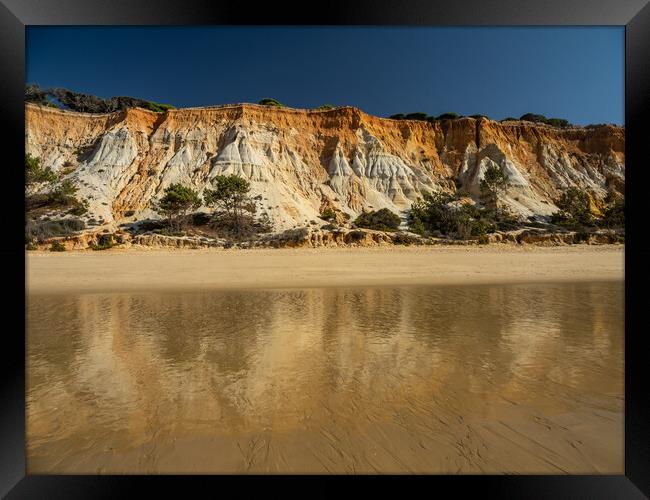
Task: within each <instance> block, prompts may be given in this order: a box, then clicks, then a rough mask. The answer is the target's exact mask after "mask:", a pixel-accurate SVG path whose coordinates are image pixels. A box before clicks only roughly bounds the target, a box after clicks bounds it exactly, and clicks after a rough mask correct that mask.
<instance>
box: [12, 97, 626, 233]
mask: <svg viewBox="0 0 650 500" xmlns="http://www.w3.org/2000/svg"><path fill="white" fill-rule="evenodd" d="M25 140H26V151H27V152H28V153H30V154H32V155H34V156H37V157H39V158H40V159H41V161H42V163H43V164H44V165H45V166H49V167H51V168H52V169H53V170H55V171H63V172H65V178H68V179H70V180H71V181H72V182H73V183H74V184H75V185H77V186H78V188H79V189H78V196H79V197H80V198H84V199H87V200H88V202H89V207H90V209H89V214H88V216H89V217H93V218H98V219H102V220H104V221H105V223H106V224H109V225H111V224H115V223H119V222H120V221H122V220H133V219H141V218H147V217H155V216H156V214H155V212H153V211H152V209H151V206H152V202H153V201H155V200H156V199H157V198H159V197H160V196H161V195H162V192H163V191H164V189H165V188H166V187H167V186H169V185H170V184H172V183H175V182H181V183H184V184H187V185H191V186H193V187H194V188H195V189H197V190H198V191H199V192H201V191H203V189H204V188H205V187H207V186H209V184H210V181H211V179H212V178H214V177H215V176H217V175H221V174H226V175H227V174H238V175H241V176H244V177H246V178H247V179H249V180H250V182H251V186H252V189H251V190H252V194H253V195H254V196H256V197H257V203H258V211H259V212H260V213H264V212H266V213H267V214H268V215H269V217H270V218H271V220H272V221H273V222H274V224H275V226H276V229H286V228H291V227H295V226H302V225H305V224H307V223H309V221H311V220H313V219H316V218H317V217H318V215H319V213H320V212H321V211H322V210H323V209H324V208H326V207H332V208H336V209H339V210H341V211H343V212H346V213H349V214H350V215H351V216H353V217H354V216H356V215H357V214H359V213H360V212H361V211H362V210H369V209H379V208H384V207H386V208H389V209H391V210H393V211H395V212H398V213H402V214H403V213H405V211H406V210H407V209H408V208H409V206H410V205H411V203H412V202H413V201H414V200H416V199H417V198H419V197H421V196H422V195H423V194H424V193H426V192H431V191H440V190H445V191H454V190H456V189H462V190H463V191H465V192H467V193H469V194H470V195H472V196H474V197H476V198H477V197H478V195H479V193H480V190H479V185H480V180H481V178H482V175H483V172H484V171H485V169H486V168H487V167H488V166H490V165H494V164H496V165H498V166H499V167H500V168H501V169H502V170H503V171H504V172H505V173H506V174H507V175H508V178H509V182H510V187H509V188H508V190H507V193H506V194H505V199H504V202H505V203H506V204H507V205H508V206H509V208H510V209H511V210H513V211H514V212H517V213H519V214H522V215H524V216H531V215H548V214H550V213H552V212H553V211H554V210H556V207H555V206H554V205H553V201H552V200H553V199H554V198H556V197H557V195H558V193H559V192H560V191H561V190H562V189H564V188H566V187H569V186H577V187H579V188H581V189H584V190H589V191H590V192H592V193H593V195H594V197H595V198H596V199H599V198H600V199H602V198H604V197H605V196H606V194H607V192H608V190H614V191H617V192H621V193H622V192H623V189H624V185H625V154H624V151H625V130H624V129H623V128H622V127H615V126H609V125H603V126H596V127H589V128H583V127H572V128H554V127H551V126H548V125H542V124H535V123H531V122H525V121H511V122H495V121H492V120H489V119H485V118H480V119H473V118H462V119H458V120H449V121H439V122H435V123H433V124H432V123H429V122H423V121H414V120H391V119H386V118H378V117H375V116H371V115H367V114H365V113H363V112H362V111H360V110H358V109H356V108H351V107H342V108H335V109H332V110H299V109H288V108H274V107H268V106H260V105H253V104H237V105H228V106H219V107H205V108H186V109H178V110H170V111H167V112H165V113H162V114H158V113H154V112H151V111H147V110H144V109H140V108H135V109H129V110H127V111H121V112H115V113H110V114H86V113H77V112H71V111H61V110H57V109H53V108H48V107H42V106H37V105H33V104H27V105H26V130H25ZM44 189H46V188H45V187H44ZM127 213H128V214H129V216H128V217H126V214H127Z"/></svg>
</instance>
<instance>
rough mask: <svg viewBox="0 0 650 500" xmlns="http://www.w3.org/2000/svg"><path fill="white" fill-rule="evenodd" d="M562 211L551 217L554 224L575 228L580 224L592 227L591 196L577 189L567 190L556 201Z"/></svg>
mask: <svg viewBox="0 0 650 500" xmlns="http://www.w3.org/2000/svg"><path fill="white" fill-rule="evenodd" d="M555 204H556V205H557V207H558V208H559V209H560V211H559V212H555V213H554V214H552V215H551V221H552V222H553V223H554V224H559V225H565V226H569V227H570V226H575V225H578V224H582V225H590V224H591V223H592V222H593V216H592V215H591V210H590V207H589V205H590V203H589V195H588V194H587V193H586V192H585V191H583V190H581V189H578V188H576V187H570V188H568V189H566V190H565V191H564V192H563V193H562V194H561V195H560V197H559V198H558V199H557V200H555Z"/></svg>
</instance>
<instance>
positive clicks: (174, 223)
mask: <svg viewBox="0 0 650 500" xmlns="http://www.w3.org/2000/svg"><path fill="white" fill-rule="evenodd" d="M200 205H201V198H199V195H198V193H197V192H196V191H195V190H193V189H192V188H190V187H187V186H184V185H182V184H179V183H176V184H172V185H170V186H169V187H167V188H166V189H165V192H164V195H163V197H162V198H161V199H160V201H158V203H157V204H155V206H154V209H155V210H156V211H157V212H159V213H161V214H162V215H164V216H166V217H167V222H168V224H169V227H170V228H172V229H174V228H175V229H176V230H178V229H180V226H181V225H182V224H183V223H184V220H183V218H182V216H185V215H187V212H188V211H189V210H192V209H195V208H198V207H199V206H200Z"/></svg>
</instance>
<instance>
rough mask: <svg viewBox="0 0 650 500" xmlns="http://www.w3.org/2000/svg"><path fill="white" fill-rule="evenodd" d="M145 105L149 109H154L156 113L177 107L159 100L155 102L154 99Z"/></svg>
mask: <svg viewBox="0 0 650 500" xmlns="http://www.w3.org/2000/svg"><path fill="white" fill-rule="evenodd" d="M145 106H146V108H147V109H148V110H150V111H153V112H155V113H164V112H165V111H168V110H170V109H176V108H175V107H174V106H172V105H171V104H160V103H158V102H153V101H147V103H146V105H145Z"/></svg>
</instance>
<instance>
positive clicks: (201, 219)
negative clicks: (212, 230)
mask: <svg viewBox="0 0 650 500" xmlns="http://www.w3.org/2000/svg"><path fill="white" fill-rule="evenodd" d="M210 219H212V217H211V216H210V214H206V213H205V212H197V213H195V214H192V225H193V226H205V225H206V224H207V223H208V222H210Z"/></svg>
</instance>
